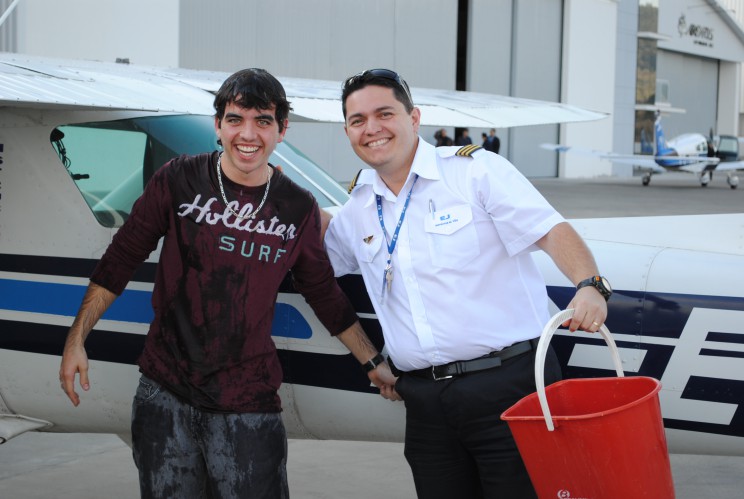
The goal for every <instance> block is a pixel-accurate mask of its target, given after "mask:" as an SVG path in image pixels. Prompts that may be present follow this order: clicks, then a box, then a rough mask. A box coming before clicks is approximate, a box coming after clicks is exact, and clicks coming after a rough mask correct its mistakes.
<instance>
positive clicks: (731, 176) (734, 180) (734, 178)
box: [726, 173, 739, 189]
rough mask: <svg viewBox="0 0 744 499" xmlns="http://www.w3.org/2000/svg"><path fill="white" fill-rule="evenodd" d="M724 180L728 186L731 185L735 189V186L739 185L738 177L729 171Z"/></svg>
mask: <svg viewBox="0 0 744 499" xmlns="http://www.w3.org/2000/svg"><path fill="white" fill-rule="evenodd" d="M726 182H727V183H728V185H729V187H731V188H732V189H736V187H737V186H738V185H739V177H737V176H736V175H734V174H732V173H729V174H728V177H726Z"/></svg>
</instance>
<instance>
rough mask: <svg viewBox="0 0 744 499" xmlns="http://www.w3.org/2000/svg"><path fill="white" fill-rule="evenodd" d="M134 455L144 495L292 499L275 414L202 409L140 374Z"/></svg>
mask: <svg viewBox="0 0 744 499" xmlns="http://www.w3.org/2000/svg"><path fill="white" fill-rule="evenodd" d="M132 451H133V454H134V462H135V464H136V465H137V469H138V470H139V478H140V493H141V495H142V497H143V498H160V499H165V498H179V499H184V498H214V499H217V498H243V499H246V498H247V499H251V498H256V499H274V498H277V499H279V498H287V497H289V490H288V486H287V435H286V432H285V429H284V424H283V423H282V419H281V415H280V414H279V413H265V414H263V413H244V414H217V413H211V412H205V411H200V410H198V409H195V408H194V407H192V406H190V405H188V404H185V403H183V402H181V401H180V400H179V399H177V398H176V397H174V396H173V395H172V394H171V393H170V392H169V391H167V390H165V389H162V388H161V387H160V385H159V384H158V383H157V382H155V381H152V380H150V379H149V378H147V377H145V376H142V378H141V379H140V383H139V387H138V388H137V393H136V394H135V397H134V402H133V404H132Z"/></svg>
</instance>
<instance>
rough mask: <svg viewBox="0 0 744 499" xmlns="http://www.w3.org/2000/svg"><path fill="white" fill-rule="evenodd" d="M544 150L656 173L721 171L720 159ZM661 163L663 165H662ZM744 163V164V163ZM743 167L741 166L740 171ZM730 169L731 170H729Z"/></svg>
mask: <svg viewBox="0 0 744 499" xmlns="http://www.w3.org/2000/svg"><path fill="white" fill-rule="evenodd" d="M540 147H541V148H543V149H548V150H551V151H557V152H562V153H575V154H583V155H585V156H594V157H598V158H600V159H604V160H607V161H611V162H613V163H619V164H623V165H633V166H637V167H640V168H641V169H644V170H649V171H652V172H654V173H663V172H665V171H666V169H665V168H664V167H663V166H661V165H663V164H665V163H666V164H667V167H669V168H674V169H675V170H682V171H686V172H690V173H700V172H702V171H703V170H705V169H706V167H708V166H709V165H713V164H718V167H717V168H716V170H720V169H721V168H720V166H721V164H722V163H721V164H719V162H720V159H718V158H708V157H698V156H649V155H647V154H617V153H613V152H605V151H597V150H595V149H584V148H579V147H571V146H563V145H560V144H540ZM660 163H661V164H660ZM742 163H744V162H742ZM739 168H743V166H739V167H738V168H733V169H739ZM729 169H730V168H729Z"/></svg>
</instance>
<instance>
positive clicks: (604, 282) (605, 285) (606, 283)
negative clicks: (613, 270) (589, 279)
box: [600, 277, 612, 293]
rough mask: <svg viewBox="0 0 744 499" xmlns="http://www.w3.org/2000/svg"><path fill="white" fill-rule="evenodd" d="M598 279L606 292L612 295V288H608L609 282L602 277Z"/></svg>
mask: <svg viewBox="0 0 744 499" xmlns="http://www.w3.org/2000/svg"><path fill="white" fill-rule="evenodd" d="M600 279H601V280H602V286H604V287H605V289H607V291H609V292H610V293H612V286H610V281H608V280H607V279H605V278H604V277H600Z"/></svg>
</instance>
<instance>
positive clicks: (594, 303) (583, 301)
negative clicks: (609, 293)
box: [563, 286, 607, 333]
mask: <svg viewBox="0 0 744 499" xmlns="http://www.w3.org/2000/svg"><path fill="white" fill-rule="evenodd" d="M566 308H572V309H574V314H573V318H572V319H571V320H567V321H566V322H564V323H563V327H566V326H568V329H569V331H571V332H574V331H576V330H577V329H581V330H582V331H587V332H589V333H596V332H597V331H599V327H600V326H601V325H602V324H604V321H605V319H607V301H606V300H605V298H604V296H602V295H601V294H600V293H599V291H597V289H596V288H593V287H591V286H586V287H583V288H581V289H580V290H578V291H577V292H576V294H575V295H574V297H573V300H571V303H569V304H568V306H567V307H566Z"/></svg>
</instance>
